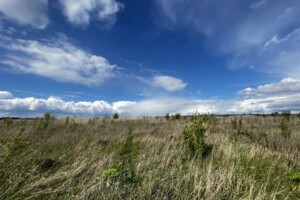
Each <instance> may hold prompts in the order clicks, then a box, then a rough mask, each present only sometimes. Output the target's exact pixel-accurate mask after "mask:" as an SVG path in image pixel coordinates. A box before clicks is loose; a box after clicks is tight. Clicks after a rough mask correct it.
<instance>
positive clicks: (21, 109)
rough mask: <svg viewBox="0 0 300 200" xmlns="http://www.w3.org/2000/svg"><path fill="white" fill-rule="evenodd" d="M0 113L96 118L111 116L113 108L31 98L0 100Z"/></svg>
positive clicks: (103, 105)
mask: <svg viewBox="0 0 300 200" xmlns="http://www.w3.org/2000/svg"><path fill="white" fill-rule="evenodd" d="M0 111H1V112H0V113H2V112H4V113H10V116H38V115H41V114H43V113H44V112H48V111H51V112H54V113H55V114H57V115H80V116H96V115H106V114H111V113H112V107H111V106H110V105H109V104H108V103H107V102H105V101H94V102H84V101H82V102H74V101H68V102H67V101H64V100H62V99H60V98H58V97H49V98H48V99H37V98H33V97H29V98H11V99H0Z"/></svg>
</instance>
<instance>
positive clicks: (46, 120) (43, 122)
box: [37, 112, 55, 129]
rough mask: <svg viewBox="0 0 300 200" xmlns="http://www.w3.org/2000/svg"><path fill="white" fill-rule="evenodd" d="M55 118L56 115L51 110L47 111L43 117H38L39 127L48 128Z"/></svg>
mask: <svg viewBox="0 0 300 200" xmlns="http://www.w3.org/2000/svg"><path fill="white" fill-rule="evenodd" d="M54 119H55V117H54V115H53V114H52V113H51V112H46V113H45V114H44V117H43V118H37V123H38V124H37V129H47V128H48V126H49V124H50V122H51V121H53V120H54Z"/></svg>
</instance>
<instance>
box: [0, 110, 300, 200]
mask: <svg viewBox="0 0 300 200" xmlns="http://www.w3.org/2000/svg"><path fill="white" fill-rule="evenodd" d="M204 118H205V117H204ZM201 120H202V121H201ZM191 123H194V124H191ZM197 123H201V126H197ZM195 130H196V132H193V131H195ZM197 131H198V132H197ZM193 133H194V134H193ZM198 133H201V134H200V135H197V134H198ZM0 199H122V200H123V199H164V200H173V199H211V200H219V199H249V200H250V199H251V200H252V199H300V117H299V116H296V115H285V116H281V115H278V116H270V115H267V116H265V115H264V116H255V115H243V116H219V117H212V116H206V118H205V120H203V118H202V117H201V116H200V120H199V121H197V120H196V121H193V122H192V119H191V118H183V117H180V116H177V117H176V118H175V117H174V118H173V119H172V117H170V119H166V118H144V119H100V118H99V119H97V118H94V119H69V118H67V119H53V118H52V117H51V116H49V115H45V117H44V118H39V119H34V120H29V119H28V120H26V119H22V120H21V119H20V120H10V119H2V120H1V121H0Z"/></svg>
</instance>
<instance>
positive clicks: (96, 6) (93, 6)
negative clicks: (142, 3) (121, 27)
mask: <svg viewBox="0 0 300 200" xmlns="http://www.w3.org/2000/svg"><path fill="white" fill-rule="evenodd" d="M59 2H60V4H61V7H62V10H63V13H64V15H65V16H66V17H67V20H68V21H69V22H70V23H72V24H75V25H85V26H86V25H88V24H89V23H90V21H91V20H98V21H102V22H105V23H107V24H108V25H113V24H114V23H115V21H116V14H117V13H118V12H119V11H120V10H121V9H122V8H123V4H121V3H119V2H117V1H116V0H76V1H74V0H59Z"/></svg>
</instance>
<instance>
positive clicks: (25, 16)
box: [0, 0, 49, 29]
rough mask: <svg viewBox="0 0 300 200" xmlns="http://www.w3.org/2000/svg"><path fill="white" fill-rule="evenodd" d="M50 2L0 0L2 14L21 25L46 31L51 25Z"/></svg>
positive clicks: (39, 0) (41, 0) (43, 0)
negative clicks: (49, 15) (48, 9)
mask: <svg viewBox="0 0 300 200" xmlns="http://www.w3.org/2000/svg"><path fill="white" fill-rule="evenodd" d="M47 7H48V0H26V1H25V0H0V13H2V14H3V15H4V17H5V18H6V19H8V20H11V21H13V22H16V23H18V24H20V25H30V26H32V27H34V28H38V29H44V28H45V27H46V26H47V25H48V24H49V18H48V15H47Z"/></svg>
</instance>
